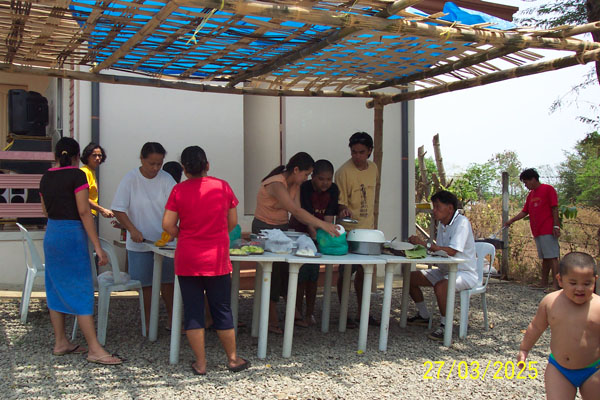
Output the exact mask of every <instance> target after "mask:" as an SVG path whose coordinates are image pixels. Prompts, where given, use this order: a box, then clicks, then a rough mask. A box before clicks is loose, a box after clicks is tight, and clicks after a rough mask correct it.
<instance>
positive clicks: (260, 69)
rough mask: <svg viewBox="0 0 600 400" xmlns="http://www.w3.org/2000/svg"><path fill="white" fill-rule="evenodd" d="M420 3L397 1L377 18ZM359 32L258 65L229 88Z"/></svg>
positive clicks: (348, 30)
mask: <svg viewBox="0 0 600 400" xmlns="http://www.w3.org/2000/svg"><path fill="white" fill-rule="evenodd" d="M420 1H421V0H399V1H396V2H394V3H392V4H390V5H389V6H387V8H385V9H383V10H382V11H380V12H378V13H377V14H375V16H376V17H379V18H387V17H389V16H391V15H394V14H396V13H398V12H399V11H401V10H403V9H405V8H407V7H410V6H412V5H415V4H417V3H419V2H420ZM358 30H359V28H342V29H340V30H337V31H335V32H333V33H332V34H329V35H327V36H325V37H324V38H323V39H321V40H320V41H319V42H318V43H315V44H310V43H309V44H307V45H305V46H303V47H301V48H299V49H294V50H292V51H291V52H290V53H288V54H286V55H284V56H282V57H279V58H277V59H276V60H273V61H272V62H270V63H267V64H261V65H257V66H256V67H252V68H248V69H247V70H246V72H244V73H241V74H238V75H236V76H235V77H234V78H233V79H232V80H231V81H230V82H229V84H228V86H230V87H234V86H235V85H237V84H238V83H240V82H243V81H245V80H248V79H250V78H253V77H256V76H260V75H264V74H266V73H269V72H271V71H273V70H276V69H277V68H279V67H281V66H283V65H286V64H292V63H294V62H295V61H297V60H300V59H302V58H305V57H307V56H309V55H311V54H314V53H316V52H318V51H320V50H322V49H324V48H325V47H327V46H329V45H330V44H334V43H336V42H339V41H340V40H342V39H343V38H345V37H346V36H350V35H352V34H353V33H355V32H357V31H358Z"/></svg>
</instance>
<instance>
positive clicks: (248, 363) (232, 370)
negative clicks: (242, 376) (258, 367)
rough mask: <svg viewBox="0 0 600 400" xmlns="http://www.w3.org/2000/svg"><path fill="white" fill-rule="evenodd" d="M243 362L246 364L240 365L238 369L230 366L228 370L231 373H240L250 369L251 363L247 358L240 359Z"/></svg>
mask: <svg viewBox="0 0 600 400" xmlns="http://www.w3.org/2000/svg"><path fill="white" fill-rule="evenodd" d="M240 358H241V359H242V360H244V362H243V363H242V364H240V365H238V366H237V367H230V366H229V365H228V366H227V369H228V370H229V371H231V372H240V371H243V370H245V369H248V367H250V361H248V360H246V359H245V358H242V357H240Z"/></svg>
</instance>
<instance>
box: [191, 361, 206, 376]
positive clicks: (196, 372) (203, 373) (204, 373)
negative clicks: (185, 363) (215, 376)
mask: <svg viewBox="0 0 600 400" xmlns="http://www.w3.org/2000/svg"><path fill="white" fill-rule="evenodd" d="M194 364H196V361H193V362H192V365H191V367H192V372H193V373H194V375H201V376H204V375H206V372H198V370H197V369H196V367H194Z"/></svg>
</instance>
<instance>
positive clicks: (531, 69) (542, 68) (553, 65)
mask: <svg viewBox="0 0 600 400" xmlns="http://www.w3.org/2000/svg"><path fill="white" fill-rule="evenodd" d="M599 60H600V49H596V50H591V51H586V52H585V53H583V54H577V55H573V56H567V57H562V58H556V59H554V60H550V61H545V62H540V63H536V64H531V65H525V66H523V67H517V68H511V69H507V70H504V71H499V72H493V73H491V74H487V75H484V76H478V77H476V78H472V79H465V80H463V81H457V82H450V83H447V84H445V85H439V86H435V87H432V88H428V89H422V90H417V91H414V92H407V93H400V94H397V95H394V96H391V97H384V98H381V99H378V100H379V101H381V102H383V104H384V105H387V104H390V103H399V102H401V101H408V100H416V99H423V98H425V97H429V96H433V95H436V94H440V93H447V92H454V91H456V90H462V89H468V88H472V87H477V86H483V85H488V84H490V83H495V82H500V81H504V80H507V79H514V78H520V77H523V76H528V75H534V74H539V73H541V72H548V71H556V70H559V69H563V68H568V67H572V66H574V65H577V64H587V63H589V62H591V61H599ZM367 108H373V101H372V100H369V101H368V102H367Z"/></svg>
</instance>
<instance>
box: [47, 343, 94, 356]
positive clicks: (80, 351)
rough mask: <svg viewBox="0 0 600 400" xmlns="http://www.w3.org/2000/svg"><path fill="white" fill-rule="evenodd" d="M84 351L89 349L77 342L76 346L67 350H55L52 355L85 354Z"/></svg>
mask: <svg viewBox="0 0 600 400" xmlns="http://www.w3.org/2000/svg"><path fill="white" fill-rule="evenodd" d="M83 353H87V349H86V348H84V347H81V346H80V345H78V344H76V345H75V347H73V348H72V349H69V350H67V351H53V352H52V355H54V356H66V355H67V354H83Z"/></svg>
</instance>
